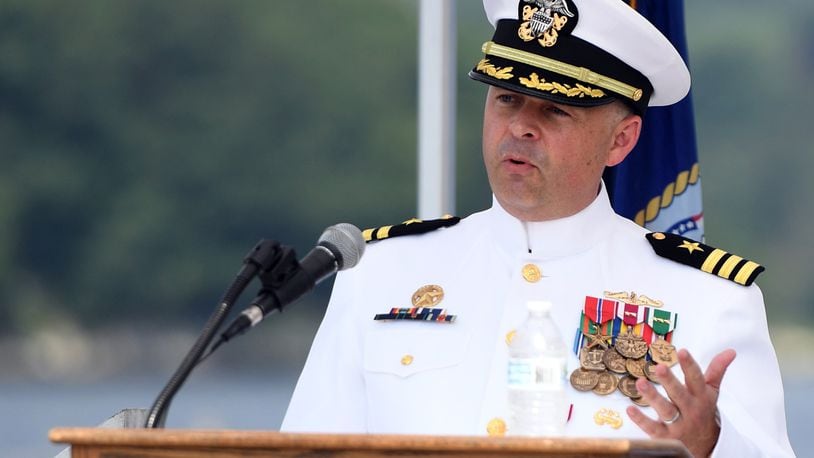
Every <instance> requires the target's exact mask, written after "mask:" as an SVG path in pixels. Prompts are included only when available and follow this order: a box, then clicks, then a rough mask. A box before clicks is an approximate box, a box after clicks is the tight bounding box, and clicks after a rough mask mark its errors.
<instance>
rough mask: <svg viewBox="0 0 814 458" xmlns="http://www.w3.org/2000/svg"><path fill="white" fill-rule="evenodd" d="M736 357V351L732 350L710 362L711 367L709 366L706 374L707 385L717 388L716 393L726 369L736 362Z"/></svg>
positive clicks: (724, 352) (720, 354) (721, 353)
mask: <svg viewBox="0 0 814 458" xmlns="http://www.w3.org/2000/svg"><path fill="white" fill-rule="evenodd" d="M735 356H736V354H735V350H732V349H731V348H730V349H728V350H724V351H722V352H720V353H718V354H717V355H715V357H714V358H712V361H710V363H709V366H707V372H706V374H704V379H705V381H706V384H707V385H709V386H711V387H712V388H715V390H716V391H717V390H719V389H720V388H721V381H722V380H723V379H724V374H725V373H726V369H727V368H728V367H729V365H730V364H732V361H734V360H735Z"/></svg>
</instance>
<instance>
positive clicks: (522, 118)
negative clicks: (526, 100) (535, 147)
mask: <svg viewBox="0 0 814 458" xmlns="http://www.w3.org/2000/svg"><path fill="white" fill-rule="evenodd" d="M509 129H510V131H511V133H512V135H513V136H514V137H515V138H518V139H523V140H537V139H539V138H540V134H541V131H540V126H539V123H538V122H537V120H536V119H535V117H534V114H533V113H532V110H531V109H529V108H524V109H522V110H519V111H518V112H517V113H515V115H514V117H513V118H512V120H511V124H510V126H509Z"/></svg>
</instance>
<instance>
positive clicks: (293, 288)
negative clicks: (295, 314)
mask: <svg viewBox="0 0 814 458" xmlns="http://www.w3.org/2000/svg"><path fill="white" fill-rule="evenodd" d="M364 252H365V240H364V237H362V231H360V230H359V228H357V227H356V226H354V225H353V224H348V223H340V224H336V225H334V226H331V227H329V228H327V229H325V231H324V232H323V233H322V235H321V236H320V237H319V240H318V241H317V246H316V247H314V248H313V249H312V250H311V251H310V252H309V253H308V254H306V255H305V257H304V258H302V259H301V260H300V261H299V263H298V264H297V265H295V266H294V267H293V268H292V269H290V271H289V272H287V273H284V277H283V278H282V279H280V280H274V281H273V282H272V284H273V285H272V287H271V288H268V287H267V286H266V285H265V284H264V288H263V289H262V290H261V291H260V294H258V295H257V297H255V298H254V300H253V301H252V304H251V305H250V306H249V307H247V308H246V309H245V310H243V312H241V313H240V315H239V316H238V317H237V318H235V319H234V321H232V323H231V324H230V325H229V327H228V328H227V329H226V331H224V332H223V333H221V335H220V340H221V341H222V342H226V341H228V340H229V339H231V338H233V337H235V336H237V335H239V334H243V333H244V332H246V331H247V330H248V329H249V328H251V327H254V326H256V325H257V324H258V323H260V322H261V321H263V319H264V318H265V317H266V316H267V315H269V314H270V313H273V312H276V311H278V310H280V311H282V309H283V307H285V306H286V305H288V304H290V303H292V302H294V301H296V300H297V299H299V298H300V297H302V296H303V295H305V294H306V293H308V292H309V291H311V290H312V289H313V288H314V286H316V284H317V283H319V282H321V281H322V280H324V279H326V278H328V277H329V276H331V275H332V274H333V273H335V272H337V271H339V270H345V269H350V268H351V267H354V266H355V265H356V264H358V263H359V260H360V259H361V258H362V254H364ZM283 268H285V267H283Z"/></svg>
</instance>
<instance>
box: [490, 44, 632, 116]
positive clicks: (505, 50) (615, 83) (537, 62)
mask: <svg viewBox="0 0 814 458" xmlns="http://www.w3.org/2000/svg"><path fill="white" fill-rule="evenodd" d="M482 50H483V53H484V54H486V55H489V56H497V57H502V58H504V59H509V60H513V61H515V62H520V63H521V64H526V65H531V66H532V67H537V68H541V69H543V70H548V71H550V72H554V73H557V74H559V75H563V76H568V77H570V78H574V79H576V80H579V81H583V82H585V83H588V84H593V85H595V86H599V87H601V88H604V89H607V90H609V91H613V92H615V93H617V94H620V95H623V96H625V97H627V98H629V99H631V100H633V101H634V102H638V101H639V99H641V98H642V94H643V91H642V90H641V89H638V88H635V87H633V86H631V85H629V84H625V83H623V82H621V81H619V80H615V79H613V78H609V77H607V76H604V75H600V74H599V73H596V72H592V71H591V70H588V69H587V68H585V67H577V66H576V65H570V64H566V63H565V62H560V61H558V60H554V59H550V58H548V57H543V56H538V55H537V54H532V53H530V52H526V51H521V50H519V49H514V48H510V47H508V46H503V45H499V44H497V43H495V42H493V41H487V42H486V43H484V44H483V48H482Z"/></svg>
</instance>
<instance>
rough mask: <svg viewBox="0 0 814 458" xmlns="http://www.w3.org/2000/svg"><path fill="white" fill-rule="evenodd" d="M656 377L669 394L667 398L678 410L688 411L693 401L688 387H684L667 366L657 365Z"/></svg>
mask: <svg viewBox="0 0 814 458" xmlns="http://www.w3.org/2000/svg"><path fill="white" fill-rule="evenodd" d="M655 370H656V377H657V378H658V380H659V383H661V386H663V387H664V391H666V392H667V396H668V397H669V398H670V400H672V401H673V404H675V405H676V407H678V410H683V409H686V408H687V406H689V404H690V403H691V401H692V399H691V396H690V393H689V392H688V391H687V387H685V386H684V384H682V383H681V382H680V381H679V380H678V379H677V378H676V376H675V375H674V374H673V371H671V370H670V369H669V368H668V367H667V366H664V365H661V364H658V365H656V369H655Z"/></svg>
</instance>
